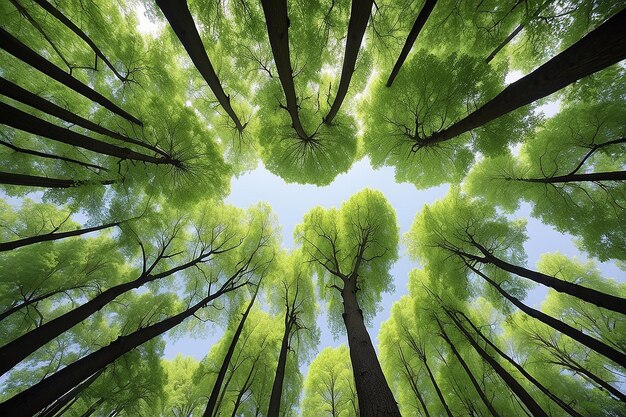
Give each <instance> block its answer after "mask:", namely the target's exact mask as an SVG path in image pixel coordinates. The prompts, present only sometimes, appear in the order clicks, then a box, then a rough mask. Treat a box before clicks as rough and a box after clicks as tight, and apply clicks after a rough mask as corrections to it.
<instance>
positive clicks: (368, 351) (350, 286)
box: [341, 274, 400, 417]
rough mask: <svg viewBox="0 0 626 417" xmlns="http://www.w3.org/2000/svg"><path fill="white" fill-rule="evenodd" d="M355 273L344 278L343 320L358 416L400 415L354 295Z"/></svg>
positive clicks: (396, 416) (395, 416)
mask: <svg viewBox="0 0 626 417" xmlns="http://www.w3.org/2000/svg"><path fill="white" fill-rule="evenodd" d="M356 292H357V289H356V274H352V275H351V276H350V277H349V278H347V279H346V280H345V281H344V288H343V290H342V291H341V297H342V299H343V315H342V316H343V322H344V324H345V326H346V331H347V333H348V346H349V347H350V361H351V362H352V371H353V373H354V382H355V385H356V391H357V397H358V399H359V411H360V415H361V417H384V416H394V417H400V411H399V410H398V405H397V403H396V400H395V399H394V398H393V394H392V392H391V389H390V388H389V385H388V384H387V381H386V380H385V375H384V374H383V371H382V368H381V367H380V363H379V362H378V358H377V357H376V351H375V350H374V346H373V345H372V340H371V339H370V336H369V334H368V333H367V328H366V327H365V323H364V321H363V312H362V311H361V308H360V307H359V303H358V301H357V297H356Z"/></svg>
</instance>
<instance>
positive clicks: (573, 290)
mask: <svg viewBox="0 0 626 417" xmlns="http://www.w3.org/2000/svg"><path fill="white" fill-rule="evenodd" d="M472 244H473V245H474V246H475V247H476V248H477V249H478V250H480V252H481V253H482V254H483V255H484V256H485V258H484V261H481V262H487V263H490V264H493V265H495V266H497V267H498V268H500V269H502V270H504V271H507V272H511V273H513V274H515V275H518V276H520V277H524V278H528V279H529V280H531V281H534V282H536V283H538V284H541V285H545V286H546V287H550V288H552V289H554V290H555V291H558V292H562V293H565V294H568V295H572V296H574V297H576V298H579V299H581V300H583V301H586V302H588V303H590V304H593V305H595V306H597V307H602V308H606V309H607V310H612V311H615V312H617V313H621V314H624V315H626V299H624V298H621V297H618V296H616V295H611V294H606V293H603V292H601V291H598V290H594V289H592V288H587V287H584V286H582V285H578V284H575V283H573V282H568V281H563V280H561V279H558V278H554V277H552V276H550V275H546V274H543V273H541V272H537V271H533V270H530V269H526V268H524V267H521V266H517V265H513V264H510V263H508V262H506V261H504V260H502V259H500V258H498V257H496V256H494V255H493V254H492V253H491V252H489V250H487V248H485V247H484V246H482V245H481V244H480V243H478V242H472Z"/></svg>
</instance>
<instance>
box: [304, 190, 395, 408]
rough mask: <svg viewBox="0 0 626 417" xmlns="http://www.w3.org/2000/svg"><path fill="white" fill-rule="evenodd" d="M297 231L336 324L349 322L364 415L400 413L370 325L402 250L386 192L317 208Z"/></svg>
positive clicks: (353, 357)
mask: <svg viewBox="0 0 626 417" xmlns="http://www.w3.org/2000/svg"><path fill="white" fill-rule="evenodd" d="M295 233H296V237H297V239H298V241H299V242H300V244H301V245H302V248H303V251H304V253H305V254H306V256H307V257H308V259H309V260H310V262H312V263H313V265H314V267H315V271H316V273H317V275H318V288H319V291H320V294H321V295H322V297H324V299H325V300H326V302H327V305H328V308H329V315H330V317H331V320H332V323H331V326H333V328H335V329H337V328H338V327H339V325H338V323H339V317H338V316H339V314H341V316H342V318H343V322H344V325H345V328H346V332H347V334H348V344H349V346H350V360H351V362H352V369H353V371H354V380H355V385H356V389H357V393H358V398H359V410H360V413H361V415H362V416H369V415H372V416H373V415H399V411H398V406H397V404H396V402H395V400H394V398H393V395H392V393H391V390H390V389H389V385H388V384H387V382H386V380H385V377H384V375H383V372H382V369H381V368H380V364H379V362H378V359H377V357H376V352H375V351H374V347H373V345H372V341H371V339H370V336H369V334H368V332H367V329H366V327H365V323H366V320H368V319H369V318H370V317H371V315H372V314H373V313H374V311H375V309H376V304H377V303H378V301H379V300H380V297H381V293H382V292H383V291H388V290H389V289H390V288H391V277H390V275H389V268H390V266H391V264H392V263H393V262H394V261H395V260H396V258H397V250H398V249H397V245H398V236H397V235H398V226H397V224H396V217H395V213H394V211H393V209H392V208H391V207H390V206H389V203H388V202H387V200H386V199H385V198H384V196H383V195H382V194H381V193H380V192H377V191H373V190H368V189H366V190H363V191H361V192H360V193H358V194H355V195H354V196H352V197H351V198H350V199H349V200H348V201H346V202H345V203H344V204H343V205H342V206H341V208H340V209H335V208H333V209H328V210H325V209H323V208H321V207H318V208H315V209H313V210H312V211H310V212H309V213H308V214H306V215H305V218H304V221H303V223H302V224H301V225H299V226H298V227H297V228H296V232H295ZM340 302H341V303H343V307H342V306H341V305H340V304H339V303H340Z"/></svg>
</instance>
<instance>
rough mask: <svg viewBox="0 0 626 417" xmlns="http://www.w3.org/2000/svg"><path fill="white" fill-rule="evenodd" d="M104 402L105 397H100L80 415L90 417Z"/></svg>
mask: <svg viewBox="0 0 626 417" xmlns="http://www.w3.org/2000/svg"><path fill="white" fill-rule="evenodd" d="M103 402H104V398H100V399H99V400H98V401H96V402H95V403H93V404H91V405H90V406H89V408H88V409H86V410H85V412H84V413H83V414H81V415H80V417H90V416H91V415H92V414H93V413H95V412H96V410H97V409H98V407H100V406H101V405H102V403H103ZM114 413H115V412H114ZM37 417H39V416H37Z"/></svg>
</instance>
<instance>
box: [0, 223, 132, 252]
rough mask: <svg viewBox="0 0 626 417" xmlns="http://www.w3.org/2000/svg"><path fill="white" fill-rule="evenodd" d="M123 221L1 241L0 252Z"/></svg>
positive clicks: (63, 237)
mask: <svg viewBox="0 0 626 417" xmlns="http://www.w3.org/2000/svg"><path fill="white" fill-rule="evenodd" d="M122 223H123V221H119V222H112V223H106V224H103V225H100V226H93V227H85V228H83V229H76V230H70V231H67V232H51V233H46V234H45V235H38V236H30V237H25V238H23V239H18V240H13V241H11V242H6V243H0V252H4V251H7V250H12V249H16V248H21V247H24V246H28V245H33V244H35V243H40V242H48V241H51V240H58V239H65V238H68V237H72V236H80V235H84V234H86V233H91V232H96V231H98V230H104V229H108V228H110V227H115V226H119V225H120V224H122Z"/></svg>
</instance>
